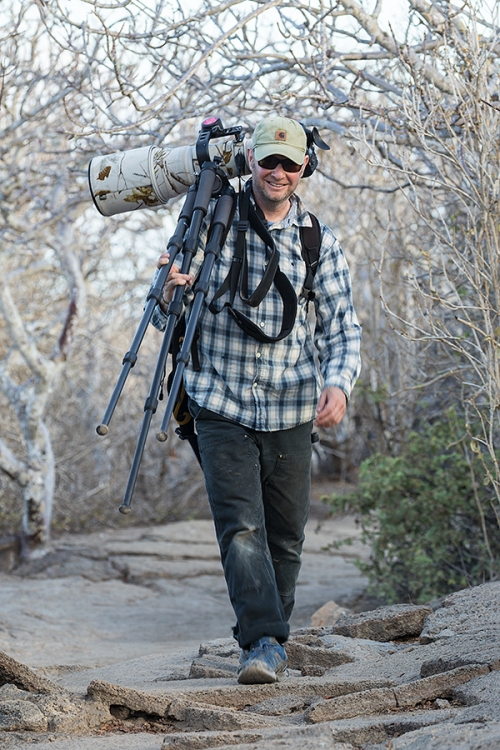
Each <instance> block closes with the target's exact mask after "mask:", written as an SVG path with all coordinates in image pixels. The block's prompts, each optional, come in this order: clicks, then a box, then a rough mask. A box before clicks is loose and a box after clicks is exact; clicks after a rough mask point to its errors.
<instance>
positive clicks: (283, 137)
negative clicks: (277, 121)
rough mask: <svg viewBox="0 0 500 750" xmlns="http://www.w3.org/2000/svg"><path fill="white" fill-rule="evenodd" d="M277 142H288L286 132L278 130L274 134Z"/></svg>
mask: <svg viewBox="0 0 500 750" xmlns="http://www.w3.org/2000/svg"><path fill="white" fill-rule="evenodd" d="M274 140H275V141H286V130H277V131H276V133H275V134H274Z"/></svg>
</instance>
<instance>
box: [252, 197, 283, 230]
mask: <svg viewBox="0 0 500 750" xmlns="http://www.w3.org/2000/svg"><path fill="white" fill-rule="evenodd" d="M254 199H255V202H256V204H257V205H258V207H259V208H260V209H261V211H262V213H263V214H264V216H265V218H266V221H268V222H269V224H274V223H275V222H277V221H281V220H282V219H284V218H285V216H287V214H288V212H289V211H290V207H291V201H290V199H289V198H287V199H286V201H284V202H283V203H279V204H274V203H270V202H269V203H268V202H267V201H263V200H262V198H260V196H256V195H255V193H254Z"/></svg>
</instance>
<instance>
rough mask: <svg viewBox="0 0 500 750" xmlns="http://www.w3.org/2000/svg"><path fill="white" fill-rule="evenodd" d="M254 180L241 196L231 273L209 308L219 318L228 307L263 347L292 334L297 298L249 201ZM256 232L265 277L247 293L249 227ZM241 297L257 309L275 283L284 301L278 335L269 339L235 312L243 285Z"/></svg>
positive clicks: (242, 315)
mask: <svg viewBox="0 0 500 750" xmlns="http://www.w3.org/2000/svg"><path fill="white" fill-rule="evenodd" d="M250 190H251V181H249V182H248V183H247V184H246V185H245V189H244V190H243V191H242V192H241V193H240V195H239V221H238V224H237V227H236V228H237V231H238V236H237V238H236V248H235V252H234V255H233V260H232V262H231V268H230V269H229V273H228V275H227V276H226V278H225V279H224V281H223V283H222V284H221V286H220V288H219V289H218V290H217V292H216V293H215V295H214V297H213V299H212V301H211V303H210V304H209V309H210V311H211V312H212V313H214V315H218V314H219V313H220V312H221V311H222V310H223V309H224V308H225V307H227V310H228V313H229V315H230V316H231V317H232V318H233V320H234V321H235V322H236V324H237V325H238V326H239V327H240V328H241V329H242V330H243V331H245V333H246V334H248V335H249V336H251V337H252V338H254V339H256V340H257V341H260V342H261V343H263V344H273V343H275V342H276V341H281V339H284V338H285V337H286V336H288V334H289V333H290V332H291V330H292V328H293V325H294V323H295V317H296V315H297V295H296V294H295V290H294V288H293V286H292V284H291V283H290V281H289V279H288V277H287V276H286V275H285V274H284V273H283V271H281V269H280V267H279V252H278V249H277V248H276V245H275V242H274V240H273V238H272V236H271V234H270V232H269V231H268V229H267V227H266V226H265V224H264V221H263V217H261V216H259V214H258V212H257V210H256V209H255V207H254V206H253V204H252V202H251V201H250ZM249 226H251V227H252V229H253V230H254V231H255V232H257V234H258V235H259V237H260V238H261V240H262V241H263V242H264V244H265V246H266V255H267V266H266V270H265V272H264V276H263V277H262V279H261V281H260V282H259V284H258V286H257V288H256V289H255V291H254V292H253V293H252V294H249V293H248V261H247V252H246V233H247V230H248V227H249ZM240 278H241V283H240V297H241V299H242V300H243V302H245V303H246V304H247V305H250V306H251V307H257V306H258V305H259V304H260V303H261V302H262V300H263V299H264V297H265V296H266V294H267V293H268V291H269V289H270V288H271V284H273V283H274V285H275V287H276V290H277V292H278V294H279V295H280V297H281V300H282V302H283V317H282V322H281V329H280V332H279V333H278V334H277V335H276V336H267V335H266V334H265V333H264V332H263V331H262V329H261V328H259V327H258V326H257V325H256V324H255V323H253V322H252V321H251V320H250V319H249V318H248V317H247V316H246V315H244V314H243V313H242V312H240V311H239V310H235V309H234V306H233V304H234V299H235V296H236V292H237V290H238V284H239V282H240ZM226 292H229V300H228V301H227V302H225V303H224V305H223V306H222V307H221V308H220V309H217V307H216V306H215V304H214V303H215V302H216V301H217V300H218V299H220V298H221V297H222V296H224V294H226Z"/></svg>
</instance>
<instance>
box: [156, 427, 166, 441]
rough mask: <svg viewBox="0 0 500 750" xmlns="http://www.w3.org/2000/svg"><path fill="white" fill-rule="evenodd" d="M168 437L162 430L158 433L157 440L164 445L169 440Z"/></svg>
mask: <svg viewBox="0 0 500 750" xmlns="http://www.w3.org/2000/svg"><path fill="white" fill-rule="evenodd" d="M167 437H168V435H167V433H166V432H165V431H164V430H160V431H159V432H157V433H156V439H157V440H158V442H159V443H164V442H165V441H166V439H167Z"/></svg>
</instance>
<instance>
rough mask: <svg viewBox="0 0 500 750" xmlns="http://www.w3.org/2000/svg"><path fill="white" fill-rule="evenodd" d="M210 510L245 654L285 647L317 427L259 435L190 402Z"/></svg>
mask: <svg viewBox="0 0 500 750" xmlns="http://www.w3.org/2000/svg"><path fill="white" fill-rule="evenodd" d="M189 408H190V411H191V413H192V415H193V416H194V418H195V420H196V429H197V432H198V445H199V448H200V453H201V460H202V466H203V473H204V475H205V483H206V487H207V492H208V497H209V501H210V507H211V510H212V515H213V518H214V522H215V530H216V534H217V540H218V542H219V547H220V553H221V560H222V566H223V568H224V575H225V578H226V583H227V587H228V591H229V597H230V599H231V603H232V605H233V609H234V612H235V614H236V619H237V625H236V627H235V629H234V635H235V638H237V640H238V643H239V644H240V646H241V647H242V648H247V647H248V646H249V645H250V644H251V643H253V642H254V641H256V640H258V639H259V638H261V637H263V636H274V637H275V638H276V639H277V640H278V641H280V642H281V643H283V642H284V641H286V639H287V638H288V634H289V631H290V628H289V625H288V619H289V617H290V615H291V613H292V609H293V605H294V603H295V584H296V581H297V577H298V574H299V570H300V564H301V563H300V554H301V551H302V544H303V541H304V527H305V524H306V521H307V515H308V511H309V492H310V476H311V430H312V423H311V422H309V423H307V424H303V425H299V426H298V427H294V428H292V429H289V430H281V431H278V432H257V431H255V430H250V429H248V428H247V427H242V426H241V425H239V424H237V423H236V422H231V421H229V420H227V419H225V418H224V417H221V416H219V415H218V414H215V413H214V412H211V411H208V410H207V409H201V408H200V407H199V406H198V405H197V404H195V403H194V402H193V401H192V400H190V405H189Z"/></svg>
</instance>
